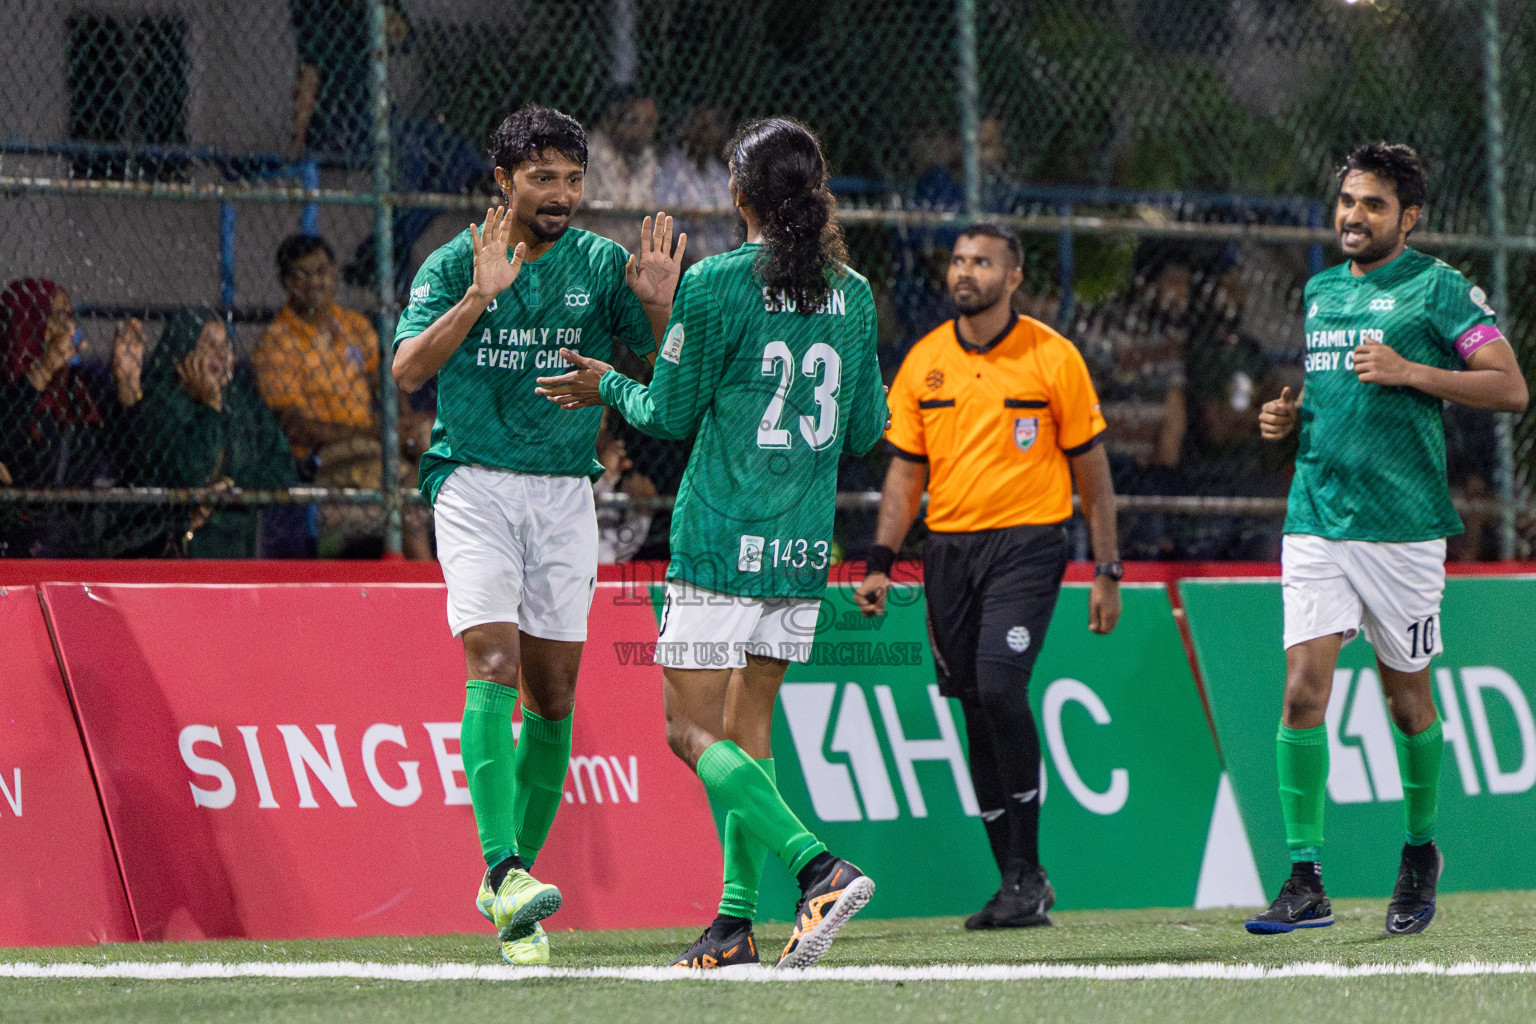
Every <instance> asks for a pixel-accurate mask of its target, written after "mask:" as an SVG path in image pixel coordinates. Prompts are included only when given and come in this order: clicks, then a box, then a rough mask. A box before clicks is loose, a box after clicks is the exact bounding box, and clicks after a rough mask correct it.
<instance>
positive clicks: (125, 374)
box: [112, 317, 147, 408]
mask: <svg viewBox="0 0 1536 1024" xmlns="http://www.w3.org/2000/svg"><path fill="white" fill-rule="evenodd" d="M146 340H147V339H146V337H145V333H144V322H143V321H142V320H140V319H139V318H138V317H130V318H129V319H128V320H127V321H126V322H123V323H119V324H118V325H117V331H116V333H114V334H113V335H112V381H113V383H115V384H116V385H117V400H118V402H119V403H121V404H122V405H123V406H124V407H125V408H126V407H128V406H131V405H135V404H137V403H138V401H139V399H141V398H143V397H144V388H143V383H142V382H143V372H144V346H145V343H146Z"/></svg>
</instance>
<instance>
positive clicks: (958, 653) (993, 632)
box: [923, 523, 1067, 702]
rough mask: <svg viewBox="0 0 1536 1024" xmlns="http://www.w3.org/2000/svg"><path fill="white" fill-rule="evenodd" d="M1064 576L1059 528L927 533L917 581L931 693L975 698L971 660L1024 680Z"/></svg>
mask: <svg viewBox="0 0 1536 1024" xmlns="http://www.w3.org/2000/svg"><path fill="white" fill-rule="evenodd" d="M1066 571H1067V530H1066V526H1065V525H1064V524H1060V523H1058V524H1055V525H1051V526H1011V527H1008V528H1007V529H1002V530H978V531H976V532H974V533H931V534H929V535H928V542H927V544H926V545H925V547H924V548H923V580H924V587H925V590H926V592H927V605H928V639H929V641H930V643H931V645H932V647H933V661H934V665H935V667H936V668H937V669H938V675H939V692H940V693H942V694H943V695H944V696H946V697H958V698H959V699H961V700H966V701H972V702H975V701H977V700H978V699H979V698H978V693H977V681H976V663H977V662H978V661H992V662H1000V663H1003V664H1007V665H1009V666H1012V667H1014V668H1016V669H1018V670H1020V671H1022V673H1023V678H1024V679H1028V677H1029V673H1030V672H1031V671H1033V669H1034V667H1035V659H1036V658H1037V657H1039V654H1040V645H1041V644H1042V643H1043V642H1044V641H1045V631H1046V628H1047V627H1048V626H1049V625H1050V622H1051V613H1052V612H1053V611H1055V609H1056V598H1057V596H1058V595H1059V594H1060V593H1061V580H1062V577H1063V576H1064V575H1065V574H1066Z"/></svg>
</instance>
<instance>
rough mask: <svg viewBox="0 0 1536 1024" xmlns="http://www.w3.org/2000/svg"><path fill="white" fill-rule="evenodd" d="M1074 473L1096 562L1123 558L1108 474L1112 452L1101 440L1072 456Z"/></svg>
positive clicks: (1113, 492) (1111, 486) (1112, 488)
mask: <svg viewBox="0 0 1536 1024" xmlns="http://www.w3.org/2000/svg"><path fill="white" fill-rule="evenodd" d="M1072 476H1073V477H1074V478H1075V479H1076V480H1077V493H1078V495H1079V496H1080V497H1081V498H1082V499H1083V519H1084V520H1086V521H1087V523H1088V539H1089V542H1090V543H1091V544H1092V545H1093V560H1094V561H1095V562H1118V561H1120V537H1119V531H1118V529H1117V528H1116V525H1115V485H1114V482H1113V480H1111V478H1110V475H1109V456H1108V455H1106V454H1104V446H1103V445H1102V444H1098V445H1094V446H1093V447H1092V448H1090V449H1088V450H1087V451H1086V452H1084V453H1083V454H1081V455H1077V456H1073V458H1072Z"/></svg>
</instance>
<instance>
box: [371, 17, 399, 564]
mask: <svg viewBox="0 0 1536 1024" xmlns="http://www.w3.org/2000/svg"><path fill="white" fill-rule="evenodd" d="M368 27H369V31H370V36H371V43H372V45H371V50H372V53H371V55H370V63H371V64H372V71H373V191H374V199H375V201H376V202H377V205H376V206H375V207H374V218H373V240H374V247H373V251H374V257H375V260H376V261H377V273H378V279H379V348H380V359H379V443H380V445H381V446H382V448H383V466H382V467H381V474H380V479H379V485H380V487H381V488H382V490H383V492H384V494H383V497H384V557H386V558H390V557H397V556H399V554H400V550H401V537H400V442H399V436H398V434H399V429H398V424H397V423H396V414H397V411H398V409H397V405H398V402H399V393H398V391H397V390H396V388H395V375H394V373H393V371H392V370H391V367H390V364H391V363H392V362H393V360H392V358H391V354H392V353H393V352H394V337H395V305H396V301H397V297H396V295H395V236H394V223H393V221H394V217H393V213H394V204H393V203H392V202H391V199H390V188H391V182H390V166H389V38H388V22H387V14H386V11H385V7H384V0H369V4H368Z"/></svg>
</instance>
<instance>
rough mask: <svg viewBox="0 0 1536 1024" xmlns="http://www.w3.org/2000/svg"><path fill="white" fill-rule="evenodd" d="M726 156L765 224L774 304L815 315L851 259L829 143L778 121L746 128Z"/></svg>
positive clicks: (764, 264) (762, 268)
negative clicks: (832, 183)
mask: <svg viewBox="0 0 1536 1024" xmlns="http://www.w3.org/2000/svg"><path fill="white" fill-rule="evenodd" d="M725 156H726V161H727V162H728V163H729V164H730V167H731V171H732V172H733V173H734V174H735V176H736V192H737V195H738V196H740V197H741V199H742V200H743V201H744V202H745V203H746V204H747V205H748V206H751V207H752V209H753V211H754V212H755V213H756V214H757V215H758V217H759V218H761V223H762V231H763V242H764V246H763V248H764V253H763V255H762V256H761V257H760V258H759V260H758V264H757V268H756V269H757V272H758V274H759V276H761V277H762V279H763V284H765V285H767V287H768V295H769V301H775V300H776V301H778V302H780V303H782V302H784V301H785V300H788V301H789V302H792V303H793V304H794V307H795V310H796V311H797V312H799V313H800V314H801V315H804V316H809V315H810V314H812V313H815V312H816V311H817V310H818V309H820V308H821V307H822V305H824V304H825V303H826V301H827V295H828V292H829V291H830V290H831V287H830V285H828V283H827V269H828V267H831V268H833V269H834V270H840V269H841V267H840V265H841V264H843V263H845V262H846V261H847V259H848V250H847V248H846V247H845V246H844V245H843V230H842V228H840V227H838V224H837V221H836V220H834V219H833V217H832V214H833V211H834V210H835V209H836V207H837V202H836V200H834V199H833V198H832V193H831V191H829V190H828V189H827V161H826V158H825V157H823V156H822V154H821V143H819V142H817V141H816V136H815V135H813V134H812V133H811V130H810V129H809V128H807V127H806V126H805V125H803V124H801V123H800V122H799V121H796V120H794V119H793V118H788V117H771V118H768V119H766V120H762V121H750V122H748V123H747V124H745V125H743V126H742V128H741V130H740V131H738V132H737V133H736V137H735V138H734V139H732V140H731V142H730V145H729V146H727V147H726V150H725Z"/></svg>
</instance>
